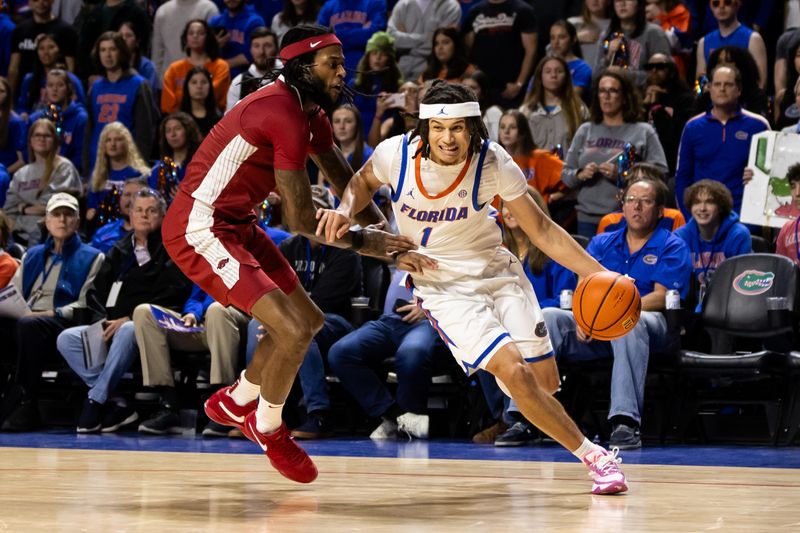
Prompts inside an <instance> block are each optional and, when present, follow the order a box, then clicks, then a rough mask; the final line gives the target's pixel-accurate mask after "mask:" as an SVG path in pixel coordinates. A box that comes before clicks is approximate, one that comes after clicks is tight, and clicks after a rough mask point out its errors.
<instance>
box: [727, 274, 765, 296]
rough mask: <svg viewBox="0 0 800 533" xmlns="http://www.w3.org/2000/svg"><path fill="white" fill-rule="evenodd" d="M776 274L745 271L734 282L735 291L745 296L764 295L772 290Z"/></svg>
mask: <svg viewBox="0 0 800 533" xmlns="http://www.w3.org/2000/svg"><path fill="white" fill-rule="evenodd" d="M774 280H775V274H774V273H772V272H761V271H760V270H745V271H744V272H742V273H741V274H739V275H738V276H736V278H734V280H733V290H735V291H736V292H738V293H739V294H744V295H745V296H755V295H757V294H764V293H765V292H767V291H768V290H770V288H772V282H773V281H774Z"/></svg>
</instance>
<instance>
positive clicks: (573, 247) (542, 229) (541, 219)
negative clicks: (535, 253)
mask: <svg viewBox="0 0 800 533" xmlns="http://www.w3.org/2000/svg"><path fill="white" fill-rule="evenodd" d="M504 206H505V207H507V208H508V210H509V211H511V214H512V215H514V218H515V219H516V220H517V222H518V223H519V225H520V227H521V228H522V229H523V231H524V232H525V233H526V234H527V235H528V238H529V239H530V240H531V242H532V243H533V244H535V245H536V247H537V248H539V249H540V250H542V251H543V252H544V253H545V254H547V256H548V257H550V258H552V259H553V260H554V261H556V262H557V263H559V264H561V265H563V266H565V267H566V268H569V269H570V270H572V271H573V272H575V273H576V274H578V276H581V277H585V276H588V275H589V274H591V273H593V272H598V271H600V270H605V269H604V268H603V266H602V265H601V264H600V263H598V262H597V260H595V259H594V258H593V257H592V256H590V255H589V254H588V253H586V250H584V249H583V247H582V246H581V245H580V244H578V243H577V242H576V241H575V239H573V238H572V237H570V235H569V233H567V232H566V231H564V228H562V227H561V226H559V225H558V224H556V223H555V222H553V221H552V220H551V219H550V218H549V217H548V216H546V215H545V214H544V213H543V212H542V210H541V209H539V206H538V205H536V204H535V203H534V201H533V199H532V198H531V197H530V196H529V195H528V194H523V195H522V196H520V197H519V198H516V199H514V200H511V201H509V202H505V203H504Z"/></svg>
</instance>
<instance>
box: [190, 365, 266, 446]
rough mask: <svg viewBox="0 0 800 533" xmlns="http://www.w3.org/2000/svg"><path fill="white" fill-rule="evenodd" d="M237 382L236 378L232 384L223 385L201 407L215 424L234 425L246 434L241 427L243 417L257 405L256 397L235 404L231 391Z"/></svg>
mask: <svg viewBox="0 0 800 533" xmlns="http://www.w3.org/2000/svg"><path fill="white" fill-rule="evenodd" d="M238 384H239V380H238V379H237V380H236V382H235V383H234V384H233V385H231V386H229V387H223V388H221V389H220V390H218V391H217V392H215V393H214V394H212V395H211V397H210V398H209V399H208V400H206V403H205V404H204V405H203V408H204V409H205V412H206V415H208V418H210V419H211V420H213V421H214V422H216V423H217V424H222V425H223V426H232V427H235V428H237V429H239V430H240V431H241V432H242V433H244V434H245V435H246V434H247V433H245V431H244V428H243V427H242V426H244V418H245V417H246V416H247V415H248V414H249V413H251V412H253V411H255V409H256V407H258V398H256V399H255V400H253V401H252V402H250V403H248V404H246V405H239V404H237V403H236V402H235V401H234V400H233V398H232V397H231V391H232V390H233V389H234V388H236V386H237V385H238Z"/></svg>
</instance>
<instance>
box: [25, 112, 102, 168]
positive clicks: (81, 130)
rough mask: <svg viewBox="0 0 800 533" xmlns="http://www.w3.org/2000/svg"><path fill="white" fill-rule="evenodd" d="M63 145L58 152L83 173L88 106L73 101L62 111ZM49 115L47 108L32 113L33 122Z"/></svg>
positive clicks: (31, 119) (31, 120)
mask: <svg viewBox="0 0 800 533" xmlns="http://www.w3.org/2000/svg"><path fill="white" fill-rule="evenodd" d="M61 115H62V116H61V128H62V129H63V132H62V134H61V147H60V148H59V151H58V153H60V154H61V155H63V156H64V157H66V158H67V159H69V160H70V161H72V164H73V165H75V168H77V169H78V172H79V173H81V174H83V171H84V169H83V138H84V137H85V136H86V122H87V121H88V120H89V115H88V113H87V112H86V108H85V107H84V106H83V104H81V103H79V102H72V103H71V104H69V105H68V106H67V108H66V109H64V110H63V111H62V113H61ZM45 116H47V111H46V110H40V111H37V112H36V113H34V114H33V115H31V118H30V122H31V124H33V123H34V122H36V121H37V120H39V119H40V118H42V117H45Z"/></svg>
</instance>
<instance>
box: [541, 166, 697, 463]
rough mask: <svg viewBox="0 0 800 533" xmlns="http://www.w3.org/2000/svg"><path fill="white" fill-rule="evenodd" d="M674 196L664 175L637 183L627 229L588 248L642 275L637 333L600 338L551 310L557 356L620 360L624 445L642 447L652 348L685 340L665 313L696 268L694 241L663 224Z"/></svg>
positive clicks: (614, 266) (617, 416)
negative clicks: (672, 292)
mask: <svg viewBox="0 0 800 533" xmlns="http://www.w3.org/2000/svg"><path fill="white" fill-rule="evenodd" d="M667 195H668V190H667V187H666V185H664V183H663V182H661V181H659V180H651V179H647V178H645V179H641V180H638V181H633V182H629V183H628V184H627V185H626V187H625V189H624V190H623V195H622V213H623V215H624V216H625V221H626V223H627V224H626V227H623V228H622V229H619V230H617V231H612V232H609V233H602V234H600V235H597V236H596V237H594V238H593V239H592V241H591V242H590V243H589V246H588V248H587V249H586V251H587V252H589V255H591V256H592V257H594V258H595V259H597V261H599V262H600V264H601V265H603V266H604V267H606V268H607V269H609V270H612V271H615V272H619V273H621V274H627V275H628V276H630V277H632V278H633V279H634V280H635V282H636V288H637V289H639V294H641V296H642V316H641V318H640V319H639V322H638V324H637V325H636V327H635V328H634V329H633V330H632V331H631V332H629V333H628V334H627V335H625V336H624V337H622V338H621V339H617V340H615V341H611V342H604V341H593V340H591V339H588V338H587V337H586V336H585V334H584V333H583V331H582V330H581V329H580V328H576V327H575V318H574V317H573V314H572V312H571V311H565V310H562V309H556V308H550V309H543V313H544V320H545V323H546V325H547V331H549V332H550V339H551V340H552V342H553V349H554V350H555V352H556V356H557V357H565V358H569V359H573V360H590V359H602V358H606V357H613V358H614V366H613V369H612V371H611V407H610V409H609V413H608V418H609V420H611V425H612V432H611V437H610V438H609V442H608V444H609V446H610V447H617V448H619V449H621V450H625V449H632V448H639V447H641V445H642V440H641V436H640V434H639V426H640V424H641V420H642V418H641V414H642V410H643V403H644V384H645V378H646V376H647V363H648V359H649V358H650V349H651V347H658V348H659V349H660V350H668V349H669V348H670V347H671V346H675V345H676V344H677V343H678V341H679V338H678V335H677V333H675V332H671V331H669V329H668V328H667V321H666V319H665V318H664V315H663V314H662V313H661V312H660V311H663V310H664V309H665V300H666V293H667V291H668V290H678V291H679V292H680V295H681V298H685V297H686V292H687V289H688V287H689V276H690V274H691V271H692V263H691V259H690V257H689V250H688V248H687V247H686V244H685V243H684V242H683V241H682V240H681V239H679V238H678V237H676V236H675V235H673V234H672V233H671V232H670V231H669V230H667V229H665V228H663V227H659V224H658V222H659V219H660V218H661V217H662V216H663V212H664V204H665V202H666V198H667Z"/></svg>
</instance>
